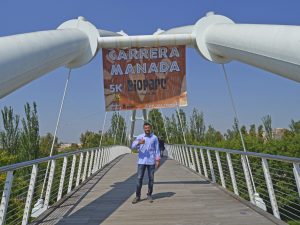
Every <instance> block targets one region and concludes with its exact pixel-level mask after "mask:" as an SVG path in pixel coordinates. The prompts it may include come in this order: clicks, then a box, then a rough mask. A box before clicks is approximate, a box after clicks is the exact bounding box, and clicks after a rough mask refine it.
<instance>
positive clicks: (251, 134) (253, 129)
mask: <svg viewBox="0 0 300 225" xmlns="http://www.w3.org/2000/svg"><path fill="white" fill-rule="evenodd" d="M249 135H250V136H251V137H256V128H255V124H251V125H250V129H249Z"/></svg>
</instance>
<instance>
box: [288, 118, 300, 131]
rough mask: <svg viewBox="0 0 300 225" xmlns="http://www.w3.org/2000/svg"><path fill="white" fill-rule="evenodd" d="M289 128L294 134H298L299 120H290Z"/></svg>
mask: <svg viewBox="0 0 300 225" xmlns="http://www.w3.org/2000/svg"><path fill="white" fill-rule="evenodd" d="M289 127H290V129H291V131H292V132H293V133H294V134H299V133H300V120H299V121H297V122H295V121H294V120H292V121H291V124H290V125H289Z"/></svg>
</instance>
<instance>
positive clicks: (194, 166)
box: [189, 147, 196, 171]
mask: <svg viewBox="0 0 300 225" xmlns="http://www.w3.org/2000/svg"><path fill="white" fill-rule="evenodd" d="M189 149H190V155H191V158H192V163H193V166H192V167H193V170H195V171H196V164H195V157H194V154H193V149H192V147H190V148H189Z"/></svg>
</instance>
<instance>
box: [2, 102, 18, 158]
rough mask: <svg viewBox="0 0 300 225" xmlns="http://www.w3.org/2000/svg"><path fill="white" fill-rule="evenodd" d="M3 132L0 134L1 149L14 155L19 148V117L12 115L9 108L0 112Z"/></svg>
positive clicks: (12, 112) (11, 110)
mask: <svg viewBox="0 0 300 225" xmlns="http://www.w3.org/2000/svg"><path fill="white" fill-rule="evenodd" d="M1 113H2V120H3V127H4V131H1V132H0V143H1V145H2V148H3V149H5V150H6V151H8V152H9V153H10V154H13V155H16V154H17V149H18V147H19V135H20V130H19V115H14V111H13V109H12V108H11V107H9V108H8V107H6V106H5V107H4V109H3V110H1Z"/></svg>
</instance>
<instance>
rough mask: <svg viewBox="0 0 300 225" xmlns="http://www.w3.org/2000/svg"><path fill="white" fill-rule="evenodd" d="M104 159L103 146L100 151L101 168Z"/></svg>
mask: <svg viewBox="0 0 300 225" xmlns="http://www.w3.org/2000/svg"><path fill="white" fill-rule="evenodd" d="M103 160H104V148H101V152H100V168H102V167H103V164H104V163H103V162H104V161H103Z"/></svg>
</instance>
